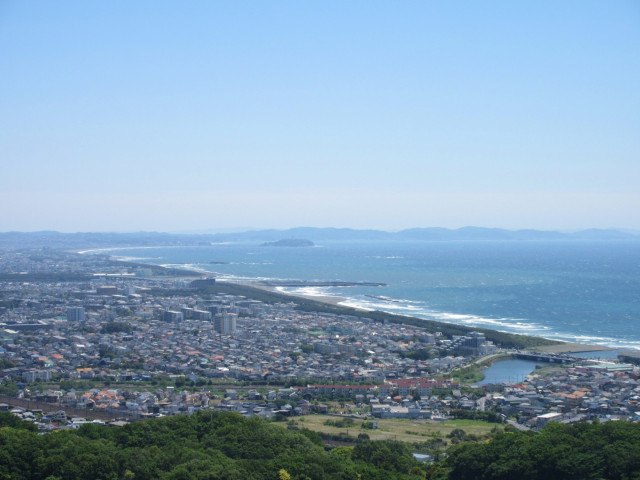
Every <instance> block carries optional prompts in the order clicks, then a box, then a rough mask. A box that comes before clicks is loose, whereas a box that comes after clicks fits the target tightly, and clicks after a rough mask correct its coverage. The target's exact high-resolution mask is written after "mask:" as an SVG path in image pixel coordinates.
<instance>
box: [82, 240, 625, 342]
mask: <svg viewBox="0 0 640 480" xmlns="http://www.w3.org/2000/svg"><path fill="white" fill-rule="evenodd" d="M149 248H153V247H149ZM101 250H111V248H109V249H101ZM86 252H87V251H83V252H77V253H79V254H84V253H86ZM110 259H111V260H112V261H116V262H118V263H129V264H132V265H141V264H144V265H149V266H152V267H154V268H156V269H162V270H165V271H167V272H175V273H178V272H179V274H180V275H179V276H182V277H183V278H184V277H187V276H192V277H193V278H197V277H203V276H209V275H210V274H211V272H208V271H205V270H199V269H188V268H187V269H185V268H176V267H170V266H167V265H156V264H146V263H141V262H133V261H130V260H122V259H119V258H117V257H111V256H110ZM216 283H220V284H223V285H239V286H244V287H248V288H253V289H257V290H262V291H264V292H268V293H270V294H272V295H278V296H282V297H283V298H290V299H291V300H292V301H293V300H295V299H301V300H305V301H308V302H317V303H319V304H323V305H327V306H329V307H333V308H344V309H347V310H352V311H353V312H359V313H366V312H371V313H373V312H376V313H377V312H379V311H378V310H370V309H365V308H361V307H354V306H351V305H348V304H346V302H347V301H348V299H346V298H343V297H336V296H330V295H304V294H298V293H291V292H284V291H282V290H281V287H278V286H272V285H265V284H264V283H262V282H260V281H241V282H230V281H225V280H219V279H216ZM380 313H383V314H387V315H389V316H392V317H403V318H406V319H407V320H410V321H417V322H427V323H431V324H434V323H438V324H446V325H448V326H451V327H452V328H455V327H458V326H459V325H457V324H455V323H449V322H443V321H431V320H425V319H422V318H419V317H413V316H411V315H399V314H394V313H390V312H384V311H380ZM345 314H347V315H348V313H346V312H345ZM475 330H480V331H491V332H495V333H504V334H507V335H515V336H521V337H529V338H535V339H539V340H542V341H548V342H553V344H550V345H538V346H535V347H528V348H527V349H529V350H535V351H541V352H546V353H580V352H594V351H612V350H616V348H612V347H608V346H605V345H595V344H583V343H577V342H567V341H563V340H556V339H547V338H544V337H539V336H535V335H522V334H513V333H508V332H501V331H500V330H495V329H491V328H477V329H475Z"/></svg>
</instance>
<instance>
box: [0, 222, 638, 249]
mask: <svg viewBox="0 0 640 480" xmlns="http://www.w3.org/2000/svg"><path fill="white" fill-rule="evenodd" d="M283 238H294V239H300V238H302V239H310V241H311V242H319V241H325V242H329V241H362V242H364V241H544V240H548V241H550V240H557V241H561V240H581V241H585V240H594V241H605V240H609V241H613V240H640V232H634V233H631V232H627V231H621V230H615V229H588V230H581V231H578V232H573V233H564V232H558V231H551V230H506V229H501V228H483V227H463V228H458V229H447V228H438V227H430V228H410V229H407V230H401V231H399V232H388V231H383V230H356V229H351V228H317V227H297V228H290V229H287V230H276V229H268V230H250V231H245V232H238V233H216V234H173V233H162V232H133V233H110V232H103V233H99V232H81V233H61V232H55V231H41V232H4V233H0V247H4V248H13V249H16V248H43V247H50V248H67V249H91V248H108V247H114V248H117V247H146V246H150V247H151V246H198V245H210V244H211V243H222V242H256V243H264V242H274V241H278V240H281V239H283Z"/></svg>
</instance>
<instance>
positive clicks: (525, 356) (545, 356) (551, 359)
mask: <svg viewBox="0 0 640 480" xmlns="http://www.w3.org/2000/svg"><path fill="white" fill-rule="evenodd" d="M513 357H514V358H517V359H520V360H532V361H534V362H547V363H572V362H575V361H578V360H583V359H581V358H580V357H570V356H568V355H554V354H551V353H522V352H518V353H514V354H513Z"/></svg>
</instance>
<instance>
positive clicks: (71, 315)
mask: <svg viewBox="0 0 640 480" xmlns="http://www.w3.org/2000/svg"><path fill="white" fill-rule="evenodd" d="M67 321H68V322H84V307H70V308H67Z"/></svg>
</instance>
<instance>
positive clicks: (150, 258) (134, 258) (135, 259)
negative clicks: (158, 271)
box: [113, 255, 162, 265]
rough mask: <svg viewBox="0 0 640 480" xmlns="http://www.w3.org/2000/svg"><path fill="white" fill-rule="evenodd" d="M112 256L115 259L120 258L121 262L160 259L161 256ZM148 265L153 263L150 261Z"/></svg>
mask: <svg viewBox="0 0 640 480" xmlns="http://www.w3.org/2000/svg"><path fill="white" fill-rule="evenodd" d="M113 258H115V259H116V260H121V261H123V262H134V261H137V260H144V261H147V260H162V257H121V256H119V255H118V256H114V257H113ZM149 265H153V264H152V263H150V264H149Z"/></svg>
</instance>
